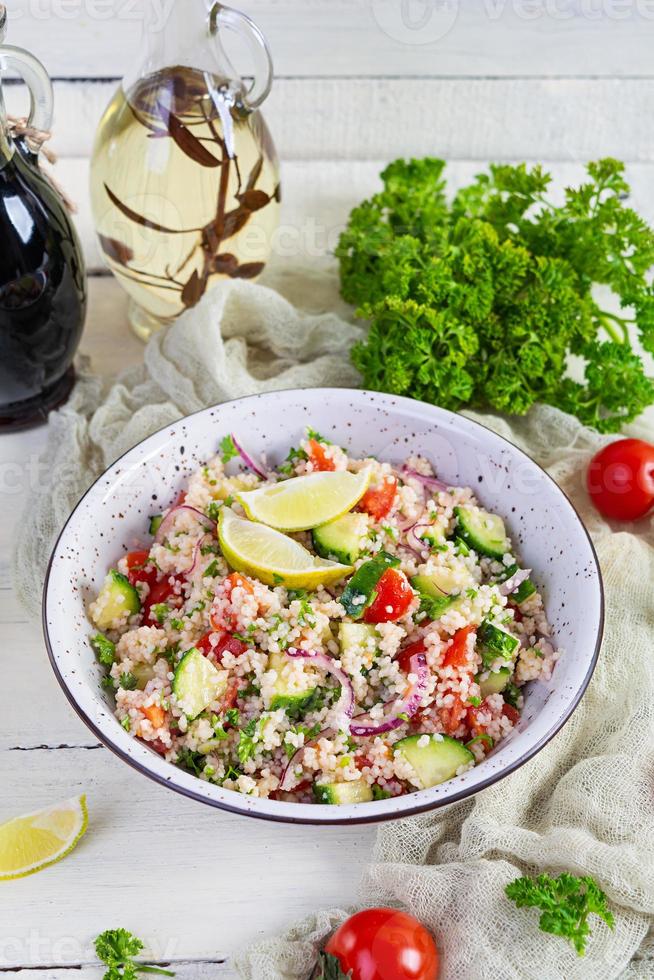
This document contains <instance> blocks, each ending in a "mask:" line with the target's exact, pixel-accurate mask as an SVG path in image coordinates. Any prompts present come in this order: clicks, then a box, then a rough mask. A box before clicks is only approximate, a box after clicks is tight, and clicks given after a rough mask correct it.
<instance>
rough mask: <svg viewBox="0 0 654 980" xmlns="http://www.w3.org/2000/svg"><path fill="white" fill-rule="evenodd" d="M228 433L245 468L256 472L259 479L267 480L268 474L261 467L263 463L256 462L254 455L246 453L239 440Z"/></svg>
mask: <svg viewBox="0 0 654 980" xmlns="http://www.w3.org/2000/svg"><path fill="white" fill-rule="evenodd" d="M230 435H231V438H232V442H233V443H234V447H235V449H236V450H237V451H238V454H239V456H240V457H241V459H242V460H243V462H244V463H245V465H246V466H247V468H248V469H249V470H252V472H253V473H256V474H257V476H258V477H259V478H260V479H261V480H267V479H268V477H269V475H270V474H269V473H267V472H266V470H265V469H264V468H263V465H262V464H261V463H258V462H257V461H256V460H255V459H254V457H252V456H250V454H249V453H247V452H246V451H245V449H243V446H242V445H241V444H240V442H239V441H238V439H237V438H236V436H235V435H234V433H233V432H232V433H230Z"/></svg>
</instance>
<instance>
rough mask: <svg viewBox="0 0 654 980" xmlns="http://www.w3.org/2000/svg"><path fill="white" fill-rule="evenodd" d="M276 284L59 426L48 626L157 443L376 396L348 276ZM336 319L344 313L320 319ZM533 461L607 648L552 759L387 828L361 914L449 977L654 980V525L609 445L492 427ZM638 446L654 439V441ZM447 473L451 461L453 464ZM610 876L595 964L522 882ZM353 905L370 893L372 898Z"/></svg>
mask: <svg viewBox="0 0 654 980" xmlns="http://www.w3.org/2000/svg"><path fill="white" fill-rule="evenodd" d="M268 282H269V283H271V284H272V285H274V286H275V287H276V288H277V289H278V290H280V291H281V292H282V293H284V295H285V298H283V297H282V295H280V293H279V292H277V291H273V290H272V289H270V288H267V287H266V286H262V285H255V284H252V283H247V282H232V283H230V284H228V285H227V286H226V288H225V289H219V290H216V291H214V292H212V293H210V294H209V295H208V296H207V297H205V299H204V300H203V302H202V303H201V305H200V306H199V307H197V308H196V309H195V310H192V311H189V312H188V313H187V314H185V315H184V316H183V317H182V318H181V319H180V320H179V321H178V322H177V323H176V324H175V325H174V326H173V327H172V328H170V329H169V330H168V331H167V332H166V333H162V334H161V335H159V336H156V337H155V338H153V339H152V340H151V341H150V343H149V344H148V346H147V347H146V348H145V360H144V364H143V365H140V366H139V367H136V368H133V369H130V370H128V371H126V373H125V374H124V375H123V376H122V377H121V378H120V379H119V380H118V381H117V382H116V383H115V384H113V385H111V386H109V385H105V384H103V383H101V382H100V381H99V380H98V379H97V378H95V377H93V376H92V375H86V376H84V377H82V379H81V380H80V382H79V384H78V386H77V389H76V391H75V394H74V396H73V397H72V398H71V400H70V401H69V403H68V404H67V405H66V406H65V407H64V408H63V409H61V410H60V411H59V412H57V413H55V414H54V415H53V416H52V418H51V422H50V432H49V445H48V449H47V461H48V473H49V478H48V480H47V481H46V483H45V484H44V485H42V486H41V487H40V488H39V490H38V491H37V492H36V494H35V495H34V497H33V498H32V499H31V500H30V501H29V502H28V505H27V508H26V517H25V520H24V521H23V522H22V524H21V532H20V540H19V541H18V543H17V548H16V558H15V576H16V583H17V587H18V589H19V592H20V594H21V596H22V598H23V600H24V601H25V602H26V603H27V604H29V605H30V606H31V608H32V609H33V610H34V611H36V608H37V606H38V603H39V599H40V590H41V584H42V579H43V573H44V569H45V565H46V562H47V558H48V555H49V551H50V548H51V545H52V543H53V539H54V537H55V535H56V533H57V532H58V530H59V529H60V528H61V526H62V524H63V523H64V521H65V520H66V518H67V517H68V514H69V513H70V510H71V509H72V507H73V506H74V504H75V502H76V500H77V499H78V498H79V496H80V495H81V494H82V493H83V492H84V490H85V489H86V488H87V487H88V485H89V484H90V483H91V482H92V481H93V480H94V478H95V477H96V476H98V474H99V473H100V472H101V471H102V470H103V469H104V468H105V467H106V466H108V465H109V464H110V463H111V462H112V461H113V460H114V459H115V458H116V457H117V456H119V455H120V454H121V453H123V452H124V451H125V450H127V449H128V448H130V447H131V446H132V445H134V444H135V443H136V442H138V441H139V440H141V439H142V438H144V437H145V436H147V435H148V434H149V433H150V432H152V431H154V430H156V429H158V428H161V427H162V426H164V425H167V424H168V423H169V422H171V421H172V420H174V419H177V418H179V417H180V416H182V415H185V414H187V413H189V412H194V411H197V410H198V409H201V408H203V407H205V406H207V405H211V404H214V403H217V402H220V401H225V400H227V399H230V398H234V397H237V396H241V395H245V394H251V393H254V392H258V391H263V390H267V389H273V388H277V389H281V388H289V387H310V386H317V385H341V386H351V387H354V386H357V385H358V384H359V383H360V379H359V377H358V375H357V373H356V372H355V371H354V369H353V368H352V366H351V365H350V362H349V358H348V351H349V348H350V346H351V344H352V342H353V341H354V340H355V339H356V338H357V337H358V336H359V335H360V329H359V328H358V327H357V326H353V325H352V323H351V322H348V320H347V319H346V318H345V317H346V316H347V315H348V314H347V313H346V311H345V308H343V307H342V306H341V305H339V300H338V295H337V280H336V276H335V275H334V273H333V271H325V269H324V268H318V267H316V266H315V265H314V271H313V272H311V273H309V272H307V271H306V270H300V271H298V272H297V273H296V274H294V275H292V274H286V275H285V277H284V278H283V279H275V278H274V277H273V278H269V279H268ZM320 309H323V310H325V309H328V310H335V311H340V313H341V315H339V313H336V312H334V313H327V314H324V313H319V312H317V311H318V310H320ZM471 417H474V418H477V419H478V420H479V421H481V422H483V423H484V424H485V425H487V426H489V427H491V428H493V429H495V430H496V431H497V432H499V433H500V434H501V435H503V436H505V437H506V438H508V439H510V440H511V441H512V442H514V443H516V444H517V445H519V446H521V447H522V448H523V449H525V450H526V451H527V452H528V453H529V454H530V455H531V456H532V457H533V458H534V459H535V460H536V461H537V462H538V463H540V464H541V465H542V466H544V467H545V468H546V469H547V470H548V471H549V472H550V473H551V474H552V476H553V477H554V478H555V479H556V480H557V481H558V483H559V484H560V485H561V486H562V487H563V489H564V490H565V491H566V493H568V494H569V496H570V497H571V498H572V500H573V502H574V504H575V506H576V507H577V509H578V510H579V513H580V514H581V517H582V519H583V520H584V522H585V523H586V525H587V527H588V529H589V530H590V532H591V534H592V536H593V539H594V542H595V545H596V547H597V550H598V554H599V557H600V561H601V565H602V571H603V575H604V581H605V586H606V599H607V619H606V634H605V640H604V644H603V647H602V651H601V655H600V661H599V664H598V667H597V670H596V672H595V676H594V678H593V680H592V682H591V685H590V687H589V690H588V692H587V694H586V696H585V697H584V698H583V700H582V702H581V704H580V706H579V708H578V709H577V711H576V712H575V713H574V715H573V717H572V719H571V720H570V721H569V722H568V724H567V725H566V726H565V728H564V729H563V730H562V731H561V732H560V733H559V734H558V735H557V736H556V738H554V739H553V741H552V742H551V743H550V744H549V745H548V746H547V747H546V748H545V749H543V750H542V751H541V752H540V753H539V755H538V756H537V757H536V758H535V759H533V760H531V761H530V762H529V763H527V764H526V765H525V766H523V767H522V769H520V770H518V771H517V772H516V773H514V774H513V775H512V776H509V777H508V778H507V779H504V780H502V781H501V782H499V783H498V784H496V785H495V786H493V787H492V788H490V789H487V790H485V791H484V792H483V793H480V794H479V795H478V796H476V797H475V798H474V799H471V800H468V801H465V802H463V803H460V804H456V805H454V806H452V807H450V808H449V809H447V810H440V811H435V812H434V813H432V814H430V815H428V816H422V817H416V818H409V819H406V820H403V821H399V822H394V823H389V824H387V825H386V826H382V827H381V828H380V830H379V833H378V837H377V844H376V848H375V853H374V854H373V855H371V864H370V866H369V869H368V871H367V873H366V875H365V878H364V881H363V882H362V885H361V890H360V895H359V896H357V898H358V903H359V905H362V906H371V905H379V904H391V905H399V906H402V907H404V908H406V909H408V910H409V911H411V912H412V913H414V914H415V915H416V916H417V917H418V918H420V919H421V920H423V921H424V922H425V923H426V924H427V925H428V926H429V927H430V928H431V929H432V931H433V933H434V935H435V937H436V939H437V942H438V944H439V947H440V949H441V952H442V960H443V971H442V977H443V978H444V980H512V978H520V980H581V978H584V980H614V978H624V980H637V978H638V980H645V978H654V933H653V932H652V931H651V930H652V924H653V921H654V920H653V916H654V534H653V532H652V525H651V522H649V521H644V522H641V523H640V525H639V526H637V527H636V526H633V527H629V526H627V527H623V528H615V529H611V528H610V527H609V526H608V525H607V524H606V523H604V522H603V521H602V520H601V519H600V518H599V517H598V515H597V514H596V513H595V511H594V510H593V509H592V507H591V505H590V503H589V500H588V497H587V494H586V492H585V489H584V484H583V475H584V472H585V468H586V465H587V463H588V461H589V459H590V457H591V455H592V454H593V453H594V452H596V451H597V449H598V448H600V446H601V445H603V444H604V442H605V440H604V439H603V438H602V437H600V436H598V435H597V434H596V433H594V432H591V431H589V430H587V429H584V428H583V427H582V426H581V425H579V423H578V422H577V421H576V420H575V419H573V418H570V417H569V416H566V415H563V414H561V413H560V412H558V411H556V410H554V409H551V408H547V407H538V408H536V409H534V410H532V412H531V413H530V414H529V416H527V417H526V418H524V419H518V420H510V421H507V420H504V419H501V418H498V417H491V416H483V415H473V416H471ZM638 434H639V435H641V436H644V437H646V438H647V437H648V438H649V439H650V440H652V441H654V427H653V426H647V425H645V423H643V422H641V424H640V428H639V430H638ZM435 462H437V461H435ZM563 870H567V871H571V872H572V873H574V874H579V875H586V874H590V875H593V876H594V877H595V878H596V879H597V881H598V882H599V884H600V886H601V887H602V888H603V889H604V890H605V891H606V893H607V895H608V897H609V899H610V903H611V908H612V910H613V912H614V914H615V918H616V925H615V930H614V931H611V930H610V929H608V927H606V926H605V925H604V924H603V923H601V922H600V921H599V920H597V919H594V920H593V935H592V937H591V939H590V941H589V944H588V949H587V953H586V956H585V957H584V958H579V957H577V956H576V954H575V952H574V949H573V948H572V946H571V945H570V944H569V943H567V942H566V941H564V940H562V939H560V938H558V937H555V936H551V935H547V934H545V933H543V932H541V931H540V930H539V928H538V913H537V912H536V911H534V910H529V909H524V910H518V909H516V907H515V905H513V904H512V903H510V902H509V901H508V900H507V899H506V897H505V895H504V887H505V885H506V884H507V883H508V882H509V881H511V880H512V879H514V878H516V877H517V876H519V875H521V874H523V873H530V874H532V873H539V872H541V871H547V872H550V873H558V872H560V871H563ZM353 898H354V896H353ZM344 916H345V912H344V911H343V910H331V911H325V912H319V911H317V912H316V914H315V916H312V917H311V918H310V919H308V920H306V921H305V922H302V923H300V924H298V925H295V926H294V927H293V928H292V929H291V930H290V931H289V932H288V933H287V934H286V935H285V936H282V937H278V938H273V939H270V940H269V941H267V942H264V943H261V944H260V945H258V946H257V947H255V948H254V949H251V950H249V951H246V952H244V953H243V954H242V955H240V956H239V957H237V958H236V960H235V966H236V969H237V970H238V972H239V975H240V976H241V977H242V978H244V980H307V977H308V976H309V973H310V971H311V968H312V966H313V963H314V961H315V956H316V950H317V949H318V948H319V946H320V944H321V943H322V942H323V940H324V939H325V938H326V937H327V935H328V934H329V932H330V931H331V930H332V929H333V928H334V926H335V924H337V923H338V922H339V921H340V920H341V919H342V918H343V917H344Z"/></svg>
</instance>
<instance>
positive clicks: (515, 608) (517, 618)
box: [509, 602, 525, 623]
mask: <svg viewBox="0 0 654 980" xmlns="http://www.w3.org/2000/svg"><path fill="white" fill-rule="evenodd" d="M509 606H510V607H511V609H512V610H513V618H514V619H515V621H516V623H521V622H522V620H523V619H524V618H525V617H524V616H523V615H522V612H521V611H520V606H514V605H513V603H512V602H510V603H509Z"/></svg>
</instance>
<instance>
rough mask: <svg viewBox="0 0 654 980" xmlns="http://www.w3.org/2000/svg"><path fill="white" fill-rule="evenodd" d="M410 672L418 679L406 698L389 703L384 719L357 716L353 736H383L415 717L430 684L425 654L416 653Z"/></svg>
mask: <svg viewBox="0 0 654 980" xmlns="http://www.w3.org/2000/svg"><path fill="white" fill-rule="evenodd" d="M409 671H410V673H412V674H415V675H416V677H417V679H416V680H415V681H414V683H413V684H411V685H410V686H409V689H408V690H407V691H406V693H405V694H404V696H403V697H402V698H400V699H399V700H396V701H392V702H389V703H387V704H386V705H385V708H384V717H383V718H381V719H379V720H375V719H373V718H371V717H370V714H369V713H368V712H365V713H364V714H361V715H357V716H356V717H355V718H353V719H352V721H351V722H350V733H351V734H352V735H357V736H359V737H363V738H365V737H366V736H368V735H382V734H383V733H384V732H392V731H393V730H394V729H395V728H399V727H400V725H404V724H405V723H406V719H407V718H412V717H413V715H415V713H416V711H417V710H418V708H419V707H420V703H421V701H422V699H423V697H424V696H425V691H426V690H427V685H428V683H429V669H428V667H427V658H426V657H425V655H424V653H414V655H413V656H412V657H411V659H410V660H409ZM400 716H402V717H400Z"/></svg>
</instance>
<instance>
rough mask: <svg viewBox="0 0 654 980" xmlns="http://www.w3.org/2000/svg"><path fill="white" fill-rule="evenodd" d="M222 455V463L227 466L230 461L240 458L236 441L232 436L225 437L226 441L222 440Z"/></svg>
mask: <svg viewBox="0 0 654 980" xmlns="http://www.w3.org/2000/svg"><path fill="white" fill-rule="evenodd" d="M220 454H221V458H222V461H223V463H225V464H226V463H229V461H230V460H232V459H234V458H235V457H236V456H240V453H239V451H238V449H237V448H236V446H235V445H234V440H233V439H232V437H231V436H225V437H224V439H221V440H220Z"/></svg>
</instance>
